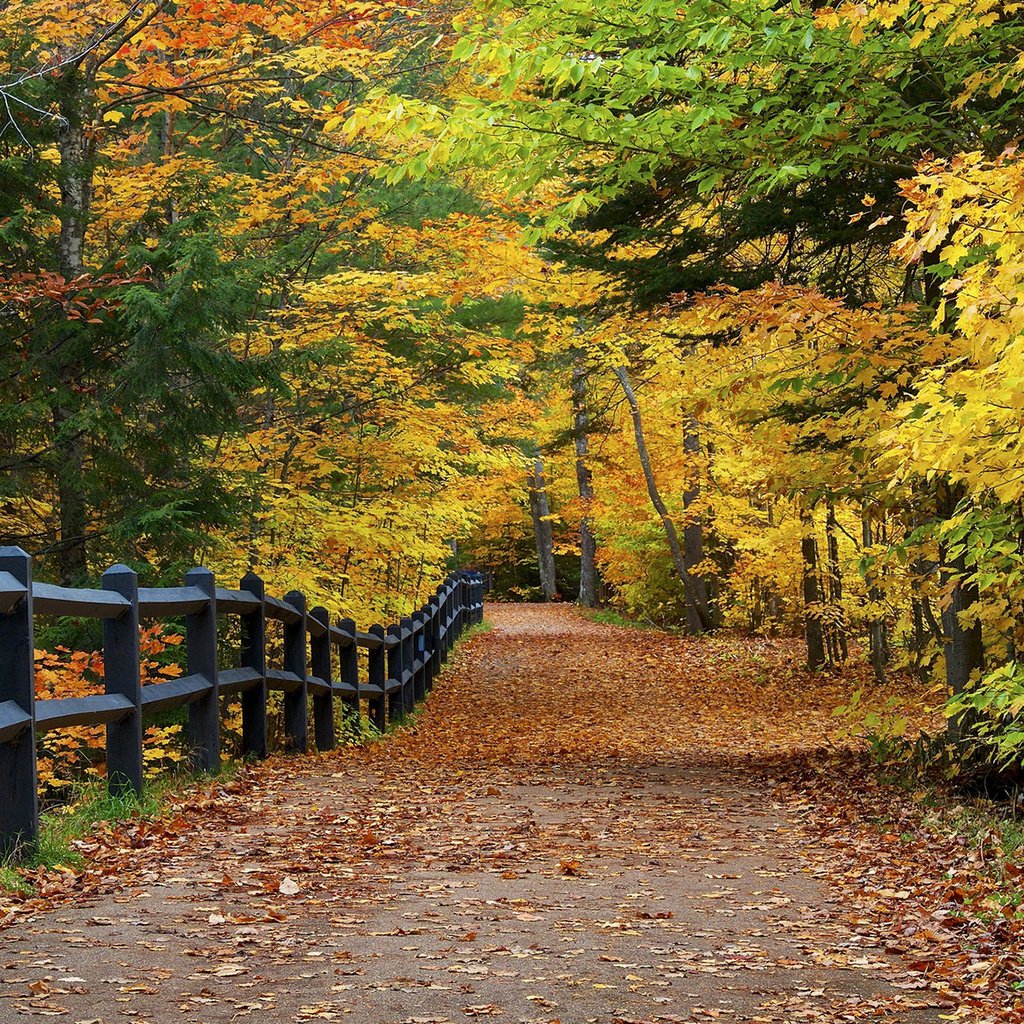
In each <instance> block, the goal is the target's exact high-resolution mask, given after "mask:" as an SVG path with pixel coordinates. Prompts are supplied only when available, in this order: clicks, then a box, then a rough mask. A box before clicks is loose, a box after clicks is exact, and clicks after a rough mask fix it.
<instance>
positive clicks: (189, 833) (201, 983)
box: [0, 605, 939, 1024]
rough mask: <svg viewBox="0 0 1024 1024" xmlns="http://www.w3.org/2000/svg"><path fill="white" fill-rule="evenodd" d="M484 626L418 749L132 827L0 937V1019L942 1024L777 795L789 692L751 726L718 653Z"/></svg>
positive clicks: (523, 612)
mask: <svg viewBox="0 0 1024 1024" xmlns="http://www.w3.org/2000/svg"><path fill="white" fill-rule="evenodd" d="M487 615H488V619H489V621H490V622H491V623H492V624H493V629H492V631H491V632H488V633H483V634H480V635H478V636H476V637H474V638H473V639H471V640H469V641H468V642H467V643H466V644H464V645H463V647H462V648H461V649H460V651H459V653H458V656H457V658H456V660H455V662H454V664H453V666H452V667H451V668H450V669H449V670H448V671H447V672H446V673H445V675H444V676H443V677H442V679H441V680H440V681H439V683H438V685H437V687H436V689H435V691H434V693H433V694H432V695H431V697H430V700H429V701H428V703H427V705H426V707H425V709H424V710H423V711H422V712H421V714H420V715H419V717H418V718H417V721H416V724H415V727H414V728H411V729H406V730H403V731H402V732H401V733H400V734H399V735H396V736H394V737H392V738H390V739H389V740H388V741H386V742H383V743H379V744H374V745H372V746H370V747H367V748H362V749H349V750H344V751H340V752H337V753H333V754H329V755H324V756H320V757H313V758H306V759H283V758H281V759H275V760H273V761H271V762H269V763H268V764H267V765H265V766H261V767H259V768H256V769H253V770H251V771H249V772H248V773H247V774H246V775H244V776H243V778H242V779H241V780H240V781H238V782H235V783H231V784H229V785H228V786H226V787H221V790H222V791H221V792H219V793H218V794H216V796H215V798H213V799H211V800H209V801H207V802H206V805H205V806H203V807H199V808H195V809H193V810H192V811H191V813H188V814H185V813H183V814H181V815H180V816H178V817H177V818H172V819H171V820H169V821H166V822H163V823H159V824H157V825H149V826H137V827H135V830H134V834H133V835H132V836H131V843H132V845H133V847H134V852H133V854H132V860H131V861H130V862H129V863H125V862H124V859H123V857H122V858H121V859H120V860H115V859H114V857H113V855H111V856H110V857H108V858H107V859H106V860H104V859H103V857H102V856H101V857H99V859H98V861H97V867H96V869H95V871H94V872H93V875H92V877H91V878H90V880H89V884H88V885H86V886H85V895H82V896H77V897H76V895H75V891H74V889H72V891H71V892H70V894H69V897H68V900H67V901H66V902H65V905H63V906H61V907H59V908H58V909H56V910H54V911H52V912H49V913H40V914H38V915H37V916H35V917H33V918H31V919H30V920H27V921H22V922H20V923H18V924H16V925H14V926H12V927H11V928H9V929H7V930H6V931H4V932H2V933H0V983H2V990H0V996H2V1000H3V1001H2V1002H0V1020H8V1019H9V1020H21V1019H28V1018H29V1017H30V1016H36V1015H45V1016H53V1017H57V1018H62V1019H65V1020H69V1021H78V1022H86V1021H89V1022H97V1024H98V1022H102V1024H110V1022H115V1021H118V1022H120V1021H126V1020H135V1021H139V1022H151V1024H170V1022H172V1021H186V1022H199V1024H215V1022H221V1021H235V1020H244V1019H247V1018H249V1019H253V1020H274V1021H307V1020H336V1021H351V1022H353V1024H455V1022H461V1021H467V1020H471V1019H474V1018H486V1019H493V1020H495V1021H498V1022H509V1024H555V1022H558V1024H585V1022H600V1024H671V1022H679V1021H691V1020H692V1021H708V1020H727V1021H736V1022H758V1024H776V1022H778V1024H783V1022H786V1024H788V1022H791V1021H810V1022H840V1021H859V1020H869V1019H870V1020H878V1019H883V1020H888V1021H899V1022H905V1024H919V1022H921V1024H923V1022H926V1021H934V1020H938V1019H939V1018H938V1016H937V1014H938V1010H936V1009H935V1008H930V1007H928V1006H926V1005H916V1004H920V1003H922V1000H920V999H916V998H915V993H914V992H912V991H908V990H906V989H904V988H900V987H897V986H896V985H894V984H893V983H892V981H893V980H896V979H898V978H899V964H898V963H896V962H894V961H892V960H891V959H890V958H887V957H885V956H884V955H883V954H881V953H879V952H878V950H877V949H876V948H874V947H873V946H872V945H871V943H870V940H869V939H866V938H865V937H863V936H861V935H858V934H856V933H855V932H854V931H853V930H852V929H851V928H850V927H849V926H847V925H845V924H844V923H843V921H844V916H843V908H842V907H841V906H838V905H836V904H834V903H832V902H831V897H830V894H829V892H828V891H827V890H826V889H824V888H823V887H822V884H821V883H819V882H818V881H816V880H815V877H814V876H813V874H812V873H811V872H809V871H808V870H807V866H808V859H807V853H808V851H807V850H806V848H804V847H802V846H801V839H800V838H799V832H798V831H797V830H796V829H795V827H794V821H793V820H792V819H791V817H790V815H789V812H787V810H786V809H785V807H784V806H782V805H777V804H776V803H775V802H774V800H773V798H772V796H771V791H770V787H769V786H768V784H767V782H766V781H765V772H764V766H765V764H766V763H768V762H769V761H770V759H771V758H772V757H773V756H776V755H777V754H778V752H779V749H781V746H782V744H781V741H780V740H778V739H777V737H781V736H785V737H786V743H789V744H791V743H793V742H794V740H793V737H797V742H799V741H800V738H801V737H804V738H805V740H806V743H807V744H808V745H813V744H814V743H817V742H820V739H821V736H822V735H823V730H824V729H825V728H826V721H825V720H826V717H827V713H828V708H824V709H822V708H817V707H813V706H811V705H810V704H808V705H806V706H804V705H801V702H800V700H799V699H798V698H796V697H795V696H794V695H793V694H792V693H788V692H787V691H786V688H785V686H784V685H782V684H776V683H775V682H774V681H772V680H770V679H766V681H765V685H764V689H763V691H762V693H763V698H762V699H761V700H759V701H758V702H757V703H756V706H752V705H751V702H750V700H749V696H746V695H745V694H746V693H749V691H744V692H743V693H741V691H740V690H739V688H735V689H734V687H733V683H732V682H730V680H732V679H733V678H734V675H733V674H732V669H731V667H730V665H728V664H727V663H726V660H725V659H726V657H727V652H728V648H726V647H723V646H722V645H720V644H716V643H715V642H711V641H705V642H695V641H687V640H674V639H669V638H663V637H661V636H660V635H658V634H651V633H641V632H638V631H635V630H626V629H619V628H615V627H610V626H605V625H598V624H595V623H593V622H592V621H590V620H588V619H585V618H584V617H582V616H581V615H580V614H579V613H577V612H575V611H574V610H573V609H571V608H569V607H565V606H562V607H540V606H524V605H492V606H489V608H488V612H487ZM752 648H756V644H755V645H752ZM750 657H751V661H752V664H753V665H754V667H756V662H757V652H756V649H752V651H751V654H750ZM751 670H753V669H751ZM804 842H805V841H804ZM83 884H84V883H83Z"/></svg>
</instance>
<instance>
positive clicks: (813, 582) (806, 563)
mask: <svg viewBox="0 0 1024 1024" xmlns="http://www.w3.org/2000/svg"><path fill="white" fill-rule="evenodd" d="M800 523H801V526H802V527H803V536H802V538H801V540H800V553H801V555H802V557H803V588H804V639H805V640H806V642H807V667H808V668H810V669H819V668H821V667H822V666H823V665H824V664H825V640H824V635H823V633H822V629H821V588H820V586H819V584H818V541H817V539H816V538H815V536H814V518H813V517H812V516H811V513H810V511H809V510H807V509H805V508H803V507H801V509H800Z"/></svg>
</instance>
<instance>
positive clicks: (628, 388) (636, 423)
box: [615, 366, 711, 633]
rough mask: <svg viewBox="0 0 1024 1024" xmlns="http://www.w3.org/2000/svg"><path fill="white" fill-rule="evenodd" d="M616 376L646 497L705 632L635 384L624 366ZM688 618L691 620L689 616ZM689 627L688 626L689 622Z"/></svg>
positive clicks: (706, 624)
mask: <svg viewBox="0 0 1024 1024" xmlns="http://www.w3.org/2000/svg"><path fill="white" fill-rule="evenodd" d="M615 376H616V377H617V378H618V381H619V384H620V386H621V387H622V393H623V394H624V395H625V396H626V402H627V403H628V404H629V411H630V413H631V414H632V417H633V436H634V437H635V438H636V451H637V455H638V456H639V458H640V466H641V468H642V469H643V471H644V480H645V481H646V482H647V494H648V495H649V497H650V499H651V504H652V505H653V506H654V511H655V512H657V513H658V516H659V517H660V519H661V525H662V527H663V529H664V531H665V539H666V540H667V541H668V547H669V551H670V552H671V554H672V564H673V565H674V566H675V570H676V573H677V575H678V576H679V578H680V580H681V581H682V583H683V591H684V593H685V595H686V606H687V609H689V608H690V607H691V606H692V607H693V608H694V610H695V620H696V621H697V622H698V623H699V628H698V629H696V630H694V631H693V632H694V633H700V632H703V631H704V630H707V629H710V628H711V622H710V620H708V619H706V618H705V617H703V616H702V614H701V605H700V602H699V601H698V600H697V593H696V587H695V584H694V578H693V577H692V576H691V575H690V573H689V572H688V571H687V569H686V558H685V556H684V555H683V548H682V545H681V544H680V543H679V534H678V533H677V532H676V524H675V523H674V522H673V521H672V517H671V516H670V515H669V514H668V509H667V508H666V506H665V502H664V501H663V500H662V497H661V492H660V491H659V490H658V483H657V481H656V480H655V478H654V470H653V469H652V468H651V459H650V455H649V454H648V452H647V441H646V439H645V437H644V424H643V417H642V416H641V414H640V405H639V403H638V402H637V400H636V393H635V392H634V391H633V385H632V384H631V383H630V381H629V374H628V373H627V372H626V369H625V367H622V366H619V367H616V369H615ZM687 618H688V619H689V616H687ZM687 625H689V621H688V623H687Z"/></svg>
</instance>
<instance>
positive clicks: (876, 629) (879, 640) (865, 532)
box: [860, 502, 921, 683]
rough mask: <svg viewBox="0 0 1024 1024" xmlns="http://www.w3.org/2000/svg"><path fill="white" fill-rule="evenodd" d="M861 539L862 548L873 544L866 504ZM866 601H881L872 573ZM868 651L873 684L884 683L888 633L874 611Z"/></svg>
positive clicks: (870, 621) (916, 625)
mask: <svg viewBox="0 0 1024 1024" xmlns="http://www.w3.org/2000/svg"><path fill="white" fill-rule="evenodd" d="M860 521H861V539H862V540H863V543H864V548H865V549H867V548H870V547H871V546H872V545H873V544H874V543H875V536H874V533H873V531H872V529H871V516H870V512H869V508H868V505H867V502H865V503H864V506H863V508H862V509H861V520H860ZM868 601H870V602H871V604H872V605H874V606H875V608H876V609H877V607H878V606H879V605H880V604H881V601H882V591H881V589H880V588H879V586H878V583H877V581H876V580H875V577H874V573H873V572H871V573H869V575H868ZM914 611H915V616H916V617H915V620H914V625H915V632H917V631H919V630H920V624H919V622H918V619H919V617H920V614H921V613H920V610H919V609H918V608H917V606H916V604H915V608H914ZM868 649H869V651H870V655H871V670H872V672H874V675H875V682H877V683H884V682H885V666H886V665H887V664H888V663H889V631H888V628H887V627H886V622H885V617H884V616H883V615H880V614H878V612H877V611H875V613H874V614H872V616H871V619H870V620H869V622H868Z"/></svg>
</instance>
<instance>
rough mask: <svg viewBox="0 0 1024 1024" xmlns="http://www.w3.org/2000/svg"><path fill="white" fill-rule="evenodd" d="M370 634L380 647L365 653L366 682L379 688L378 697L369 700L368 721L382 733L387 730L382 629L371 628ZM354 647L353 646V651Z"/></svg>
mask: <svg viewBox="0 0 1024 1024" xmlns="http://www.w3.org/2000/svg"><path fill="white" fill-rule="evenodd" d="M370 633H371V634H372V635H373V636H375V637H377V639H378V640H380V643H381V645H380V647H376V648H374V647H371V648H370V649H369V650H368V651H367V652H366V660H367V669H368V673H367V680H366V681H367V682H368V683H369V684H370V685H371V686H379V687H380V690H381V695H380V697H371V698H370V721H371V722H372V723H373V725H374V728H375V729H376V730H377V731H378V732H384V730H385V729H386V728H387V725H388V720H387V698H386V697H385V696H384V686H385V684H386V682H387V672H385V670H384V659H385V655H384V636H385V633H384V627H383V626H371V627H370ZM354 649H355V645H354V644H353V650H354Z"/></svg>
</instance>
